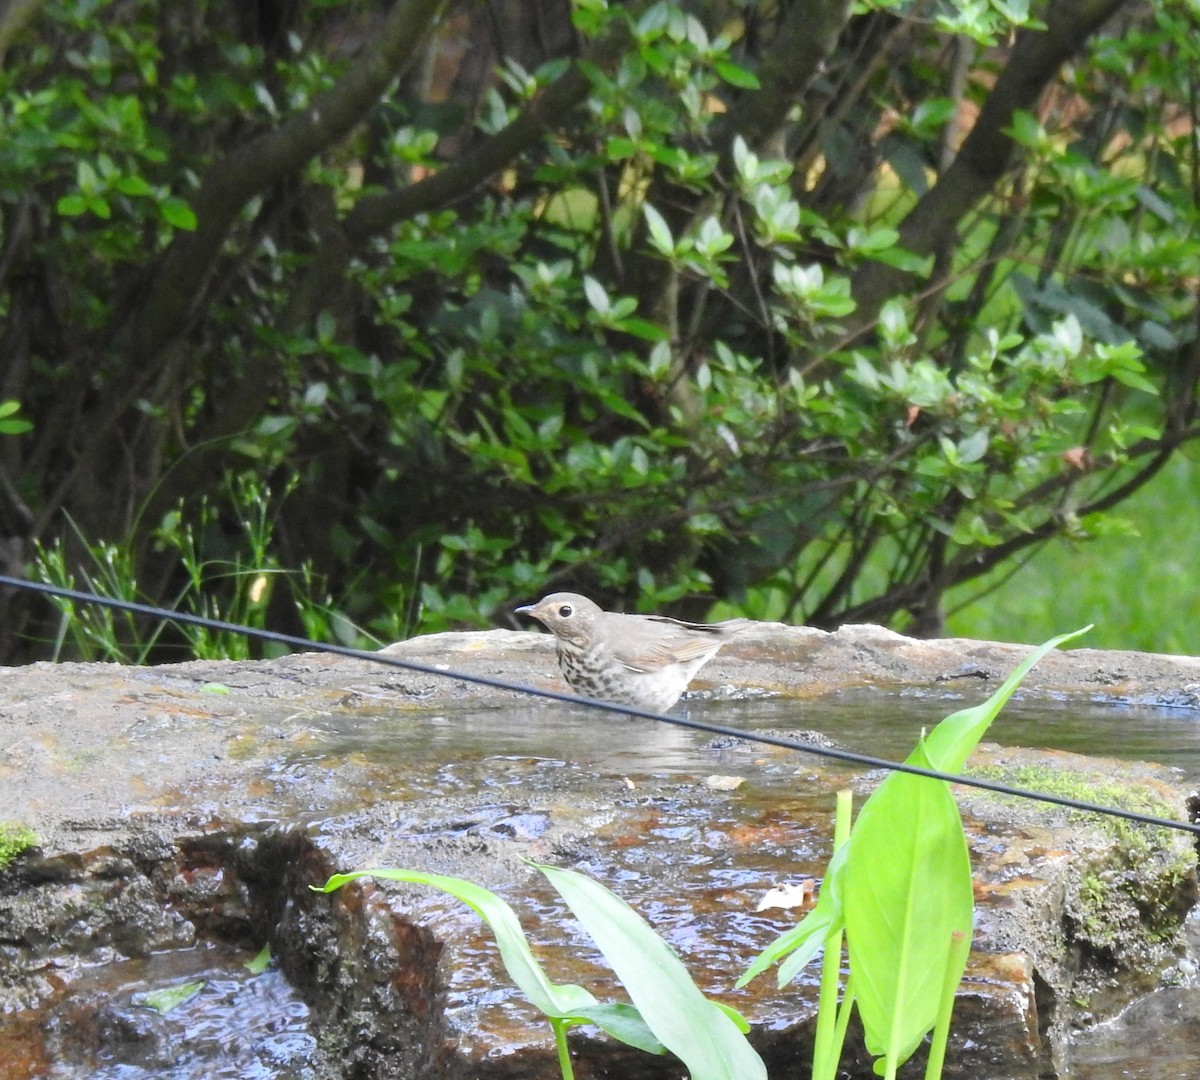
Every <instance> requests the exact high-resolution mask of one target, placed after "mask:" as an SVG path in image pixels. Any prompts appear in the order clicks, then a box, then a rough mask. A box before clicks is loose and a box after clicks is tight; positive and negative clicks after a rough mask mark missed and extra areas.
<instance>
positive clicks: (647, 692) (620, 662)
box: [515, 592, 751, 713]
mask: <svg viewBox="0 0 1200 1080" xmlns="http://www.w3.org/2000/svg"><path fill="white" fill-rule="evenodd" d="M515 613H516V614H518V615H528V616H530V617H532V618H534V619H537V621H538V622H540V623H541V624H542V625H543V626H545V627H546V629H548V630H549V631H550V632H551V633H553V634H554V638H555V645H556V646H557V650H558V666H559V668H560V669H561V671H562V673H563V676H564V677H565V678H566V680H567V682H568V683H570V684H571V689H572V690H574V691H575V692H576V693H577V694H580V695H582V696H583V697H590V698H596V699H598V700H601V701H610V702H614V703H615V704H618V705H631V706H633V707H635V708H638V709H644V710H645V711H647V712H655V713H664V712H666V711H667V710H668V709H670V708H671V707H672V706H673V705H674V704H675V703H676V702H677V701H678V700H679V698H680V696H681V695H682V694H683V692H684V691H685V690H686V689H687V687H688V683H690V682H691V681H692V679H693V678H694V677H695V675H696V672H697V671H699V670H700V669H701V668H702V667H703V666H704V665H705V664H707V663H708V662H709V661H710V660H711V659H712V658H713V657H714V656H716V654H717V651H718V650H719V649H720V648H721V646H722V645H724V644H726V643H727V642H728V641H730V640H731V639H732V638H733V637H735V636H736V635H737V634H739V633H740V632H741V631H742V630H744V629H746V627H748V626H750V625H751V622H750V620H749V619H727V620H726V621H725V622H719V623H691V622H680V621H679V620H678V619H668V618H667V617H666V616H665V615H625V614H621V613H619V612H616V611H605V610H603V609H602V608H601V607H600V605H599V604H596V603H595V602H594V601H592V600H589V599H588V598H587V597H586V596H580V595H579V594H578V593H569V592H556V593H551V594H550V595H549V596H544V597H542V599H541V600H539V601H538V602H537V603H536V604H526V605H525V606H523V607H519V608H516V609H515Z"/></svg>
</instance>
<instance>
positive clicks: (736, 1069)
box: [533, 863, 767, 1080]
mask: <svg viewBox="0 0 1200 1080" xmlns="http://www.w3.org/2000/svg"><path fill="white" fill-rule="evenodd" d="M533 865H534V866H536V867H537V869H539V870H540V871H541V872H542V873H543V874H545V875H546V877H547V878H548V879H549V880H550V883H551V884H552V885H553V886H554V888H555V889H557V890H558V892H559V895H561V896H562V898H563V899H564V900H565V901H566V902H567V906H568V907H569V908H570V909H571V911H572V912H573V913H574V915H575V917H576V918H577V919H578V920H579V921H580V923H582V924H583V928H584V929H585V930H586V931H587V932H588V934H589V935H590V936H591V938H592V940H593V941H595V943H596V944H597V945H598V946H599V948H600V951H601V952H602V953H604V958H605V959H606V960H607V961H608V963H609V964H610V965H611V966H612V969H613V971H615V972H616V974H617V978H619V979H620V980H621V983H622V984H623V985H624V987H625V989H626V990H627V991H629V996H630V997H631V998H632V999H633V1002H634V1004H635V1005H636V1006H637V1007H638V1011H639V1012H640V1013H641V1015H642V1018H643V1019H644V1020H645V1021H646V1024H647V1025H648V1026H649V1028H650V1030H651V1031H653V1032H654V1034H655V1036H656V1037H657V1038H658V1039H659V1040H660V1041H661V1042H662V1044H663V1045H664V1046H665V1047H666V1048H667V1049H668V1050H670V1051H671V1053H673V1054H674V1055H675V1056H676V1057H678V1058H679V1059H680V1060H681V1061H682V1062H683V1063H684V1064H685V1065H686V1066H687V1068H688V1072H689V1075H690V1076H691V1080H756V1078H760V1077H761V1078H763V1080H765V1077H766V1075H767V1073H766V1068H765V1066H764V1065H763V1063H762V1059H761V1058H760V1057H759V1056H758V1054H756V1053H755V1052H754V1050H753V1048H752V1047H751V1046H750V1044H749V1043H748V1042H747V1041H746V1038H745V1036H744V1035H743V1034H742V1033H741V1032H740V1031H739V1030H738V1027H737V1025H736V1024H735V1023H734V1022H733V1021H732V1020H731V1019H730V1018H729V1016H728V1015H727V1014H726V1013H725V1012H724V1011H723V1010H722V1009H720V1008H718V1007H717V1006H716V1005H715V1004H714V1003H713V1002H711V1001H709V1000H708V999H707V998H706V997H705V996H704V995H703V994H702V993H701V992H700V991H699V989H698V988H697V987H696V984H695V983H694V982H693V981H692V978H691V976H690V975H689V974H688V972H687V969H686V968H685V967H684V966H683V963H682V961H680V959H679V957H678V956H676V955H675V953H674V951H673V950H672V949H671V947H670V946H669V945H668V944H667V943H666V942H665V941H663V939H662V938H660V937H659V936H658V935H657V934H656V933H655V932H654V931H653V930H652V929H651V928H650V926H649V925H648V924H647V923H646V922H645V920H643V919H642V917H641V916H640V915H639V914H638V913H637V912H636V911H634V910H633V908H631V907H630V906H629V905H628V904H627V903H625V901H624V900H622V899H620V897H618V896H615V895H614V894H613V893H611V892H610V891H609V890H608V889H606V888H604V886H603V885H600V884H598V883H597V882H595V881H592V880H591V879H590V878H586V877H584V876H583V875H582V874H577V873H575V872H574V871H571V870H562V869H559V868H558V867H554V866H545V865H542V864H540V863H534V864H533Z"/></svg>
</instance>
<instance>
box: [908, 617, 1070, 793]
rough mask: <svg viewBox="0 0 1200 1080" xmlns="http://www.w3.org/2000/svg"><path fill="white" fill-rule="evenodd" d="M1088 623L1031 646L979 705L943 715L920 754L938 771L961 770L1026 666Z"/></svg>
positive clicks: (1018, 681) (1012, 690)
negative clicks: (1033, 647) (1034, 647)
mask: <svg viewBox="0 0 1200 1080" xmlns="http://www.w3.org/2000/svg"><path fill="white" fill-rule="evenodd" d="M1090 629H1091V626H1090V625H1088V626H1085V627H1083V629H1082V630H1075V631H1073V632H1072V633H1070V634H1060V635H1059V636H1058V637H1055V638H1051V639H1050V640H1049V641H1047V642H1045V643H1044V644H1042V645H1039V646H1038V647H1037V648H1036V649H1034V650H1033V651H1032V652H1031V653H1030V654H1029V655H1028V656H1027V657H1025V659H1024V660H1022V661H1021V663H1020V664H1018V665H1017V668H1016V670H1015V671H1013V673H1012V674H1011V675H1009V677H1008V678H1007V679H1005V680H1004V683H1003V685H1001V686H1000V688H999V689H998V690H997V691H996V692H995V693H994V694H993V695H992V696H991V697H990V698H988V699H987V701H985V702H984V703H983V704H982V705H975V706H973V707H972V708H970V709H961V710H959V711H958V712H956V713H952V714H951V715H950V716H947V717H946V719H945V720H943V721H942V722H941V723H940V724H938V726H937V727H935V728H934V729H933V731H931V732H930V733H929V736H928V738H926V740H925V743H924V755H925V756H927V757H928V758H929V760H930V761H931V762H932V763H933V767H934V768H935V769H938V770H940V771H941V772H950V773H956V772H961V771H962V768H963V766H964V765H965V764H966V763H967V758H968V757H970V755H971V751H972V750H974V749H975V747H976V746H977V745H978V743H979V740H980V739H982V738H983V736H984V733H985V732H986V731H987V729H988V728H989V727H990V726H991V723H992V721H993V720H995V719H996V717H997V715H998V714H999V712H1000V710H1001V709H1002V708H1004V705H1005V703H1006V702H1007V701H1008V699H1009V698H1010V697H1012V695H1013V692H1014V691H1015V690H1016V689H1017V687H1018V686H1020V685H1021V680H1022V679H1024V678H1025V676H1026V675H1028V674H1029V671H1030V669H1031V668H1032V667H1033V665H1034V664H1036V663H1037V662H1038V661H1039V660H1040V659H1041V658H1042V657H1043V656H1045V655H1046V653H1048V652H1050V650H1051V649H1056V648H1058V646H1060V645H1065V644H1066V643H1067V642H1068V641H1073V640H1074V639H1075V638H1077V637H1079V636H1080V635H1081V634H1086V633H1087V632H1088V631H1089V630H1090Z"/></svg>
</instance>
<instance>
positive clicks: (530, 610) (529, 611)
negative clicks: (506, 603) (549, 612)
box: [513, 604, 533, 615]
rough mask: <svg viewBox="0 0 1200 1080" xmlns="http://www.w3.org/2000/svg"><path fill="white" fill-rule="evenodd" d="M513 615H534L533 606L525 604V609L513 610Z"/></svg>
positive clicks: (517, 608)
mask: <svg viewBox="0 0 1200 1080" xmlns="http://www.w3.org/2000/svg"><path fill="white" fill-rule="evenodd" d="M513 614H514V615H532V614H533V605H532V604H525V605H524V606H523V607H516V608H513Z"/></svg>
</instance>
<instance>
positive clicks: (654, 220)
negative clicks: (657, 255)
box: [642, 203, 675, 255]
mask: <svg viewBox="0 0 1200 1080" xmlns="http://www.w3.org/2000/svg"><path fill="white" fill-rule="evenodd" d="M642 213H643V214H644V215H645V218H646V224H647V225H648V226H649V228H650V242H651V243H652V244H653V245H654V246H655V247H656V248H657V249H658V250H659V251H660V252H662V254H664V255H674V254H675V241H674V240H673V239H672V237H671V227H670V226H669V225H668V224H667V219H666V218H664V217H663V216H662V214H660V213H659V212H658V211H657V210H655V209H654V207H653V206H651V205H650V204H649V203H646V204H644V205H643V206H642Z"/></svg>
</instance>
